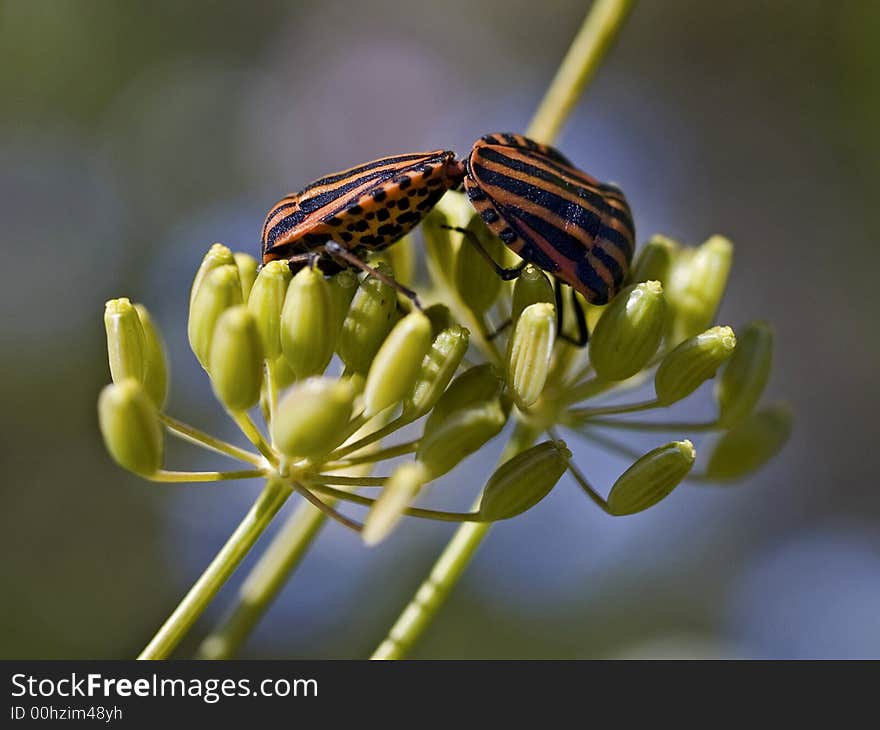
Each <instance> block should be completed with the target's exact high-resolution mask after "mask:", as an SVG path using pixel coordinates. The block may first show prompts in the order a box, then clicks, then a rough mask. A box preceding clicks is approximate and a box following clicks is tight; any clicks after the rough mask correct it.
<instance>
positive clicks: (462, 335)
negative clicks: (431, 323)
mask: <svg viewBox="0 0 880 730" xmlns="http://www.w3.org/2000/svg"><path fill="white" fill-rule="evenodd" d="M468 335H469V333H468V331H467V330H466V329H465V328H464V327H459V326H458V325H453V326H452V327H450V328H449V329H445V330H443V331H442V332H440V333H439V334H438V335H437V336H436V337H435V338H434V342H433V343H432V344H431V347H430V349H429V350H428V354H427V355H425V357H424V359H423V360H422V364H421V368H420V370H419V374H418V376H417V377H416V382H415V385H414V386H413V387H412V390H411V391H410V393H409V395H408V396H407V398H406V399H405V400H404V402H403V413H404V415H405V416H406V417H407V418H409V419H410V420H415V419H416V418H419V417H420V416H423V415H425V414H426V413H427V412H428V411H430V410H431V409H432V408H433V407H434V405H435V404H436V403H437V401H438V400H439V399H440V396H442V395H443V392H444V391H445V390H446V386H447V385H449V381H450V380H452V376H453V375H455V371H456V370H458V366H459V365H460V364H461V361H462V359H463V358H464V354H465V352H467V348H468Z"/></svg>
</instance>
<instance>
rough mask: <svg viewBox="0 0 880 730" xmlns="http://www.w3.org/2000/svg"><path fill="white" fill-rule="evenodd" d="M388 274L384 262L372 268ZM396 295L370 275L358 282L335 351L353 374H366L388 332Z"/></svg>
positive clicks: (395, 306)
mask: <svg viewBox="0 0 880 730" xmlns="http://www.w3.org/2000/svg"><path fill="white" fill-rule="evenodd" d="M376 268H377V269H378V270H379V271H380V272H381V273H383V274H388V275H390V273H391V269H390V268H389V267H388V266H387V265H384V264H381V263H380V264H379V265H378V266H377V267H376ZM396 309H397V295H396V293H395V291H394V289H392V288H391V287H390V286H389V285H388V284H385V283H384V282H382V281H380V280H379V279H377V278H375V277H373V276H367V277H366V278H365V279H364V280H363V282H361V286H360V288H359V289H358V290H357V293H356V294H355V295H354V299H353V300H352V302H351V307H350V308H349V310H348V313H347V314H346V315H345V321H344V322H343V323H342V332H341V333H340V334H339V343H338V346H337V352H338V353H339V357H340V358H342V362H344V363H345V365H346V367H347V368H348V369H349V370H351V371H352V372H355V373H360V374H361V375H366V374H367V372H368V371H369V369H370V365H371V364H372V362H373V358H374V357H375V356H376V353H377V352H378V350H379V347H380V346H381V345H382V343H383V342H384V341H385V337H386V336H387V335H388V333H389V332H390V331H391V327H392V325H393V319H392V318H393V316H394V312H395V310H396Z"/></svg>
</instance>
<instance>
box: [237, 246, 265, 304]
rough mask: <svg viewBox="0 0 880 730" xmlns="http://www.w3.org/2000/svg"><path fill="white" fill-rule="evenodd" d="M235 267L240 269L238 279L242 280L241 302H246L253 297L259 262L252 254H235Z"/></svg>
mask: <svg viewBox="0 0 880 730" xmlns="http://www.w3.org/2000/svg"><path fill="white" fill-rule="evenodd" d="M232 258H233V259H235V265H236V266H237V267H238V278H239V279H241V301H243V302H246V301H247V300H248V297H249V296H250V295H251V289H252V288H253V286H254V282H255V281H256V280H257V268H258V266H259V265H258V264H257V260H256V259H255V258H254V257H253V256H251V255H250V254H247V253H243V252H241V251H239V252H237V253H234V254H233V255H232Z"/></svg>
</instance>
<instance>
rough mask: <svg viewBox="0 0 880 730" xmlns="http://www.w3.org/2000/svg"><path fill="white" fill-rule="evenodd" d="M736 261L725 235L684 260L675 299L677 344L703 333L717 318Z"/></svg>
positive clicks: (710, 240)
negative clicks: (731, 267)
mask: <svg viewBox="0 0 880 730" xmlns="http://www.w3.org/2000/svg"><path fill="white" fill-rule="evenodd" d="M732 261H733V244H732V243H731V242H730V241H728V240H727V239H726V238H724V237H723V236H712V238H710V239H709V240H708V241H706V242H705V243H704V244H702V245H701V246H699V247H698V248H697V249H696V251H694V252H693V254H692V255H691V256H690V257H689V258H687V259H683V260H682V263H681V267H682V271H680V272H679V276H678V277H677V278H678V280H679V285H677V286H676V287H675V288H674V289H673V291H674V296H672V297H671V301H672V303H673V307H674V310H675V318H674V321H673V342H680V341H681V340H684V339H686V338H688V337H692V336H693V335H695V334H697V333H699V332H702V331H703V330H704V329H706V328H707V327H708V326H709V325H710V324H712V321H713V320H714V319H715V313H716V312H717V311H718V306H719V305H720V304H721V298H722V297H723V296H724V290H725V289H726V288H727V278H728V275H729V274H730V266H731V263H732Z"/></svg>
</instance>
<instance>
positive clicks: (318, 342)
mask: <svg viewBox="0 0 880 730" xmlns="http://www.w3.org/2000/svg"><path fill="white" fill-rule="evenodd" d="M334 318H335V317H334V311H333V306H332V304H331V300H330V282H328V281H327V279H325V278H324V276H323V274H321V272H320V271H316V270H314V269H311V268H309V267H306V268H304V269H301V270H300V271H299V272H297V274H296V276H294V277H293V281H291V282H290V287H289V288H288V289H287V296H286V297H285V299H284V306H283V308H282V310H281V350H282V352H283V353H284V357H285V359H286V360H287V364H288V365H290V368H291V370H293V372H295V373H296V375H297V377H298V378H307V377H309V376H312V375H319V374H320V373H322V372H324V369H325V368H326V367H327V365H328V364H329V363H330V359H331V358H332V357H333V348H334V347H335V346H336V331H335V327H334Z"/></svg>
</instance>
